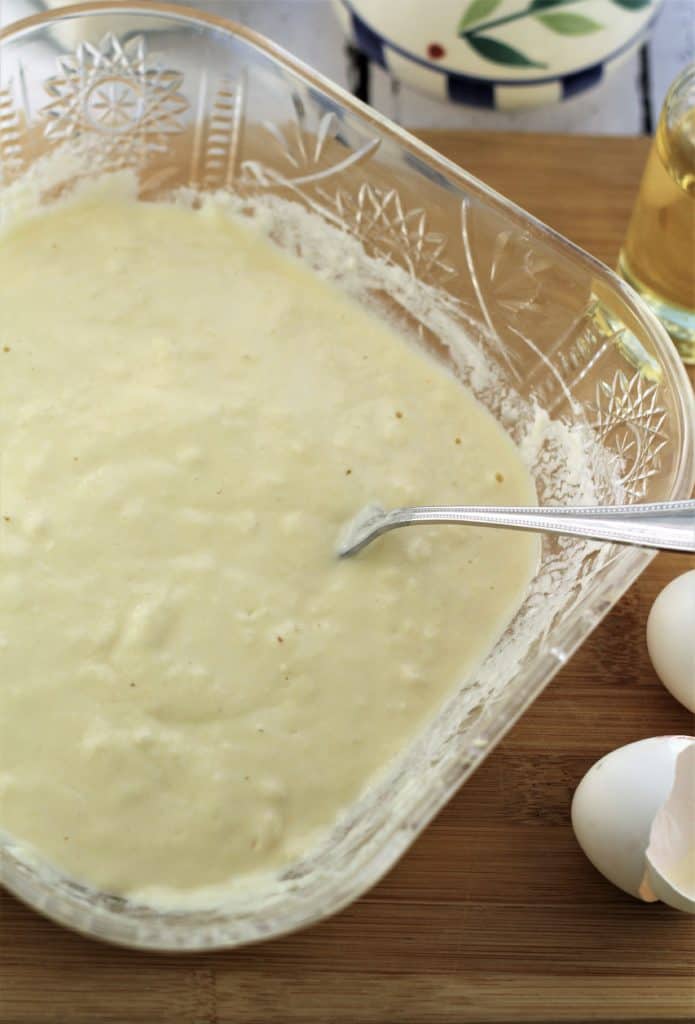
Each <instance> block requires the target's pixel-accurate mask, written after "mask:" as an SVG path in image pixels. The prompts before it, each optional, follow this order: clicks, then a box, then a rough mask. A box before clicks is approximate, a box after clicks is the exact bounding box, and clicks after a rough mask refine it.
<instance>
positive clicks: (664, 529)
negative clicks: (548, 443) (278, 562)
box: [338, 501, 695, 558]
mask: <svg viewBox="0 0 695 1024" xmlns="http://www.w3.org/2000/svg"><path fill="white" fill-rule="evenodd" d="M427 523H432V524H441V523H453V524H459V525H465V524H468V525H475V526H501V527H505V528H507V529H510V530H533V531H536V532H543V533H561V534H571V535H573V536H576V537H587V538H590V539H591V540H603V541H611V542H612V543H614V544H634V545H635V546H637V547H642V548H657V549H658V550H661V551H690V552H694V553H695V501H660V502H652V503H651V504H648V505H647V504H645V505H597V506H586V507H583V506H579V507H576V508H533V507H531V508H526V507H508V506H488V505H424V506H421V507H419V508H396V509H392V510H391V511H390V512H389V511H386V510H385V509H383V508H381V506H380V505H368V506H367V507H366V508H365V509H363V510H362V511H361V512H359V513H358V514H357V516H356V517H355V518H354V519H353V520H352V521H351V522H350V523H348V525H347V527H346V528H345V529H344V530H343V532H342V533H341V536H340V537H339V539H338V554H339V556H340V557H341V558H347V557H349V556H350V555H356V554H357V552H358V551H361V550H362V548H365V547H366V546H367V545H368V544H371V542H372V541H373V540H376V538H377V537H380V536H381V535H382V533H388V531H389V530H398V529H400V528H401V527H402V526H418V525H422V526H424V525H426V524H427Z"/></svg>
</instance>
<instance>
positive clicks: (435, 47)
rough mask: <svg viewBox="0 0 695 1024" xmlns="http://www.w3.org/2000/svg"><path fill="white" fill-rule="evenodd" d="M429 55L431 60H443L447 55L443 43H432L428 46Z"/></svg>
mask: <svg viewBox="0 0 695 1024" xmlns="http://www.w3.org/2000/svg"><path fill="white" fill-rule="evenodd" d="M427 56H428V57H429V58H430V59H431V60H441V59H442V57H445V56H446V50H445V49H444V47H443V46H442V44H441V43H430V44H429V46H428V47H427Z"/></svg>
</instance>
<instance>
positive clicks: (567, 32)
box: [458, 0, 653, 68]
mask: <svg viewBox="0 0 695 1024" xmlns="http://www.w3.org/2000/svg"><path fill="white" fill-rule="evenodd" d="M501 2H502V0H470V2H469V4H468V5H467V7H466V9H465V10H464V12H463V14H462V15H461V18H460V20H459V23H458V35H459V36H460V37H461V38H462V39H465V40H466V42H467V43H468V45H469V46H470V47H471V49H473V50H474V51H475V52H476V54H477V55H478V56H479V57H482V58H483V59H484V60H488V61H491V62H492V63H494V64H502V65H504V66H506V67H527V68H543V67H547V65H546V64H544V63H542V62H540V61H537V60H533V59H532V58H531V57H529V56H527V55H526V54H525V53H523V52H522V51H521V50H520V49H518V48H517V47H515V46H510V45H509V43H507V42H502V41H501V40H499V39H496V38H495V37H494V36H491V35H489V34H488V33H489V32H490V31H491V30H494V29H496V28H499V27H501V26H502V25H508V24H510V23H512V22H515V21H522V20H523V19H525V18H533V19H534V20H535V21H537V22H539V23H540V24H542V25H543V26H544V27H545V28H546V29H548V30H549V31H550V32H554V33H555V34H557V35H561V36H585V35H589V34H592V33H594V32H600V31H601V30H602V29H603V28H604V27H605V26H604V25H603V24H601V23H600V22H598V21H596V19H595V18H590V17H588V16H587V15H585V14H581V13H578V12H577V11H574V10H572V11H570V10H560V8H565V7H570V6H572V7H576V6H577V5H578V4H581V3H584V2H585V0H530V2H529V4H528V6H527V7H525V8H523V9H522V10H519V11H516V12H512V13H511V14H506V15H504V16H502V17H498V18H493V19H491V20H486V19H489V18H490V15H492V14H494V13H495V11H496V10H497V9H498V8H499V6H500V4H501ZM610 2H611V3H613V4H615V6H616V7H619V8H622V9H623V10H625V11H641V10H644V9H645V8H646V7H649V5H650V4H651V3H652V2H653V0H610ZM481 33H485V34H481Z"/></svg>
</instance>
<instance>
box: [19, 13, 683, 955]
mask: <svg viewBox="0 0 695 1024" xmlns="http://www.w3.org/2000/svg"><path fill="white" fill-rule="evenodd" d="M115 13H130V14H133V15H136V16H137V15H141V16H143V17H147V16H160V17H165V18H167V19H169V20H172V21H178V22H180V23H182V24H189V25H193V26H195V25H199V26H203V27H206V28H212V29H214V30H216V31H220V32H222V33H223V34H225V35H227V36H230V37H231V38H239V39H241V40H243V41H244V42H246V43H248V44H250V45H251V46H252V47H253V48H254V49H256V50H257V51H259V52H260V54H262V55H264V56H265V57H267V58H269V59H270V60H272V61H273V62H275V63H276V64H277V65H279V66H280V67H284V68H286V69H287V70H289V71H290V72H292V73H293V74H295V75H296V76H297V77H298V78H299V79H300V80H302V81H303V82H305V83H306V84H308V85H309V86H311V87H312V88H314V89H316V90H317V91H319V92H322V93H323V94H324V95H325V96H327V97H328V98H330V99H332V100H333V101H335V102H337V103H339V104H340V105H341V107H342V108H343V109H347V110H349V111H351V112H352V113H354V114H355V115H356V116H357V117H358V118H360V119H361V120H362V122H363V123H365V124H366V125H367V126H369V125H372V126H373V127H374V128H375V129H376V130H377V131H378V132H379V133H380V134H381V135H382V137H385V138H387V139H389V140H390V141H392V142H393V143H395V144H397V145H398V146H400V147H401V148H402V149H404V150H406V151H407V152H408V153H410V154H411V155H413V156H414V157H416V158H417V159H419V160H421V161H423V162H424V163H425V164H427V165H429V166H430V167H433V168H434V169H436V170H437V171H439V172H440V173H441V174H442V177H443V178H445V180H446V181H447V182H448V183H449V184H450V185H451V186H453V187H454V188H455V189H461V190H463V189H465V188H466V186H469V187H470V186H472V187H473V188H474V190H475V191H477V192H478V193H479V194H481V195H482V196H483V197H484V198H488V199H489V200H490V201H491V202H492V203H493V204H494V205H495V206H496V207H497V208H498V209H501V210H502V211H503V212H504V213H506V214H507V215H508V216H509V217H510V219H511V220H513V221H517V222H518V221H519V220H521V221H523V223H524V224H525V225H528V226H533V227H534V228H535V229H536V231H537V232H538V233H539V235H540V236H544V237H545V238H546V239H547V240H549V241H550V242H552V243H553V244H554V245H555V247H556V248H557V249H558V250H559V251H560V252H561V253H563V254H564V255H566V256H568V257H570V258H571V257H574V258H575V259H576V258H577V257H579V258H580V259H581V261H582V263H583V264H584V266H585V267H586V268H587V270H591V271H593V272H594V273H595V275H596V276H597V278H598V279H600V280H602V281H603V282H604V283H606V284H607V285H609V286H610V287H611V288H612V290H613V291H614V292H615V293H617V294H618V296H619V297H620V298H621V299H622V301H623V302H624V303H625V306H626V307H627V309H628V310H629V311H630V313H631V315H632V316H634V318H635V320H636V321H637V322H638V323H640V324H641V325H643V327H644V328H645V331H646V332H647V333H648V335H649V337H650V338H651V339H652V340H653V342H654V345H655V348H656V350H657V351H658V354H659V357H660V358H661V359H662V360H663V362H664V364H665V366H666V369H667V370H668V374H669V379H670V381H671V383H672V384H673V385H674V391H675V392H676V394H675V395H674V402H675V403H676V404H677V406H678V412H679V416H680V422H681V424H682V428H683V436H682V444H681V447H680V449H679V450H678V451H677V452H674V469H673V476H672V484H671V488H670V490H671V494H670V497H672V498H678V497H689V496H690V493H691V491H692V487H693V484H694V483H695V401H689V400H688V396H691V388H690V382H689V380H688V377H687V374H686V371H685V369H684V367H683V365H682V363H681V361H680V358H679V357H678V353H677V351H676V349H675V346H673V344H672V342H671V340H670V338H669V337H668V335H667V333H666V331H665V329H664V328H663V327H662V326H661V324H659V322H658V321H657V320H656V318H655V317H654V315H653V314H652V313H651V311H650V310H649V309H648V308H647V307H646V306H645V305H644V304H643V303H642V302H641V300H640V299H639V297H638V296H637V295H636V294H635V293H634V292H633V291H632V289H631V288H629V286H628V285H627V284H625V282H623V281H622V280H621V279H620V278H619V277H618V276H617V275H616V274H615V273H614V272H613V271H612V270H611V269H610V268H609V267H607V266H606V265H605V264H603V263H602V262H601V261H599V260H597V259H596V258H595V257H593V256H591V255H590V254H589V253H587V252H585V251H584V250H583V249H581V247H579V246H577V245H576V244H574V243H573V242H571V241H570V240H569V239H566V238H565V237H564V236H562V235H561V234H560V233H559V232H557V231H555V230H554V229H553V228H551V227H549V226H548V225H546V224H544V223H543V222H542V221H540V220H539V219H538V218H536V217H534V216H533V215H531V214H529V213H528V212H527V211H526V210H524V209H523V208H522V207H520V206H518V205H517V204H515V203H513V202H512V201H510V200H509V199H507V198H506V197H505V196H503V195H501V194H500V193H498V192H496V191H495V190H494V189H492V188H490V187H489V186H487V185H486V184H485V183H484V182H482V181H480V179H478V178H476V177H475V176H474V175H472V174H470V173H468V172H467V171H465V170H464V169H463V168H461V167H459V166H458V165H456V164H455V163H454V162H453V161H451V160H449V159H448V158H446V157H444V156H443V155H441V154H440V153H438V152H437V151H436V150H435V149H433V148H432V147H431V146H429V145H427V144H426V143H424V142H422V141H421V140H419V139H418V138H417V137H416V136H414V135H412V134H411V133H409V132H407V131H406V130H404V129H403V128H401V127H400V126H398V125H396V124H394V123H393V122H392V121H391V120H390V119H388V118H386V117H384V116H383V115H381V114H380V113H379V112H377V111H376V110H374V109H372V108H371V107H369V106H367V105H366V104H364V103H362V102H361V101H360V100H357V99H356V98H355V97H353V96H351V95H350V94H349V93H348V92H346V91H345V90H344V89H342V88H341V87H340V86H339V85H337V84H335V83H333V82H332V81H330V79H328V78H326V77H325V76H324V75H322V74H320V73H319V72H317V71H315V70H314V69H313V68H311V67H310V66H309V65H307V64H306V63H304V62H303V61H301V60H299V59H298V58H296V57H294V56H293V55H292V54H291V53H289V52H288V51H286V50H285V49H283V48H282V47H281V46H279V45H277V44H275V43H274V42H272V41H271V40H268V39H266V38H265V37H264V36H263V35H261V34H260V33H257V32H255V31H253V30H251V29H248V28H246V27H245V26H243V25H239V24H237V23H236V22H234V21H233V20H232V19H229V18H226V17H223V16H219V15H217V14H210V13H207V12H202V11H197V10H195V9H192V8H188V7H185V6H178V5H176V6H173V5H171V4H167V3H159V2H150V0H140V2H131V0H93V2H88V3H81V4H75V5H74V6H71V7H63V8H58V9H56V10H53V11H48V12H44V13H41V14H37V15H34V16H32V17H29V18H25V19H22V20H21V21H17V22H13V23H11V24H10V25H7V26H5V28H3V29H0V46H2V45H6V44H8V43H12V42H13V41H15V40H16V41H19V40H21V39H22V37H23V36H24V35H25V34H28V33H31V32H32V31H34V30H35V29H37V28H40V27H42V26H46V25H51V24H53V23H56V22H64V21H68V20H72V19H74V18H79V17H82V16H87V15H89V16H92V15H98V16H109V15H111V14H115ZM676 458H677V462H676ZM653 557H654V553H653V552H649V551H644V550H640V549H632V550H631V549H626V550H625V552H624V553H622V556H621V557H620V558H619V559H617V560H616V562H615V563H614V564H613V565H612V566H611V567H610V568H609V570H608V571H607V572H606V573H605V574H604V576H603V577H602V579H601V581H600V583H599V584H597V586H596V588H595V590H593V591H592V593H591V595H590V596H591V599H592V600H591V602H590V605H589V606H587V604H585V602H582V606H580V607H578V608H577V609H576V610H575V614H574V615H573V616H572V617H571V619H569V618H568V619H566V620H565V621H564V622H563V623H562V624H561V625H560V626H559V627H557V632H556V634H555V636H556V638H557V641H558V643H559V646H556V647H554V649H553V650H552V651H546V652H545V654H544V655H543V656H542V657H539V658H538V660H537V661H536V663H535V665H534V666H533V671H531V672H529V673H528V675H527V678H526V679H525V680H524V682H523V683H522V684H521V685H520V686H519V688H518V690H517V691H516V693H515V694H514V696H513V698H512V699H510V700H509V702H508V703H507V705H506V707H505V714H504V715H500V716H499V718H497V719H496V722H495V729H494V732H493V734H492V735H491V736H488V739H487V741H486V744H485V746H484V749H482V750H479V751H476V752H475V753H472V754H471V756H470V758H469V759H468V760H467V761H465V762H462V763H461V767H460V771H459V772H458V774H457V776H456V779H455V780H453V781H451V782H450V784H448V785H446V786H444V787H442V789H441V790H440V791H439V792H437V793H433V794H430V796H429V800H428V803H427V806H426V808H424V809H423V807H422V806H420V807H419V808H418V814H417V826H416V828H414V829H413V830H412V831H408V832H404V831H401V832H394V833H393V834H392V835H390V836H389V837H388V840H387V842H385V844H384V846H383V847H382V849H381V850H380V851H377V853H376V855H375V856H374V857H373V858H372V860H371V861H370V863H369V865H368V866H366V867H365V868H363V870H362V871H361V872H360V873H359V877H358V876H353V877H352V878H351V880H350V884H349V885H348V886H347V887H344V888H343V890H342V892H341V893H340V894H336V898H335V900H334V901H333V902H332V903H331V904H330V905H329V906H327V907H317V906H312V907H311V908H310V910H309V912H305V913H304V914H302V913H301V912H298V911H297V909H296V908H294V909H293V910H292V911H290V913H288V915H287V917H286V919H285V921H284V922H283V924H282V925H281V926H280V927H275V928H273V929H272V930H271V931H270V932H269V934H268V935H267V936H257V938H256V939H255V940H254V939H253V938H250V939H240V940H235V939H233V938H230V939H229V940H227V941H224V940H223V941H217V942H213V941H205V940H203V941H198V942H196V941H195V936H191V941H190V943H181V941H178V942H175V941H174V933H172V935H171V937H170V939H169V941H168V942H167V940H166V938H165V937H160V938H158V939H157V940H155V941H153V940H152V938H150V937H147V936H142V937H141V939H140V940H138V939H134V938H130V937H129V938H121V937H116V936H113V935H111V936H109V935H108V934H105V928H104V926H102V927H101V928H99V927H89V925H87V924H84V923H82V922H77V921H76V920H74V919H72V920H71V919H69V918H70V915H66V913H65V912H61V909H60V908H59V907H52V906H50V900H49V901H47V902H48V903H49V905H48V906H47V905H46V903H43V905H42V903H41V902H40V901H39V900H38V899H35V898H34V897H33V896H32V894H31V893H27V892H22V891H21V888H22V887H21V885H20V886H19V887H18V888H15V887H14V886H12V885H8V889H9V891H10V892H12V893H13V894H14V895H16V896H17V897H18V898H19V899H22V900H23V901H24V902H26V903H27V904H28V905H29V906H31V907H32V908H33V909H35V910H38V911H39V912H41V913H43V914H44V915H45V916H47V917H49V918H51V919H53V920H55V921H57V922H58V923H60V924H62V925H64V926H67V927H70V928H72V929H74V930H77V931H80V932H82V933H83V934H86V935H89V936H91V937H96V938H100V939H102V940H106V941H110V942H112V943H116V944H118V945H123V946H126V947H129V948H140V949H149V950H153V951H154V950H160V951H175V950H176V951H185V950H188V951H195V950H198V951H202V950H212V949H222V948H232V947H234V946H237V945H242V944H245V943H246V942H252V941H259V940H260V939H261V938H264V937H267V938H274V937H278V936H280V935H283V934H286V933H288V932H292V931H295V930H297V929H298V928H302V927H306V926H307V925H309V924H312V923H315V922H317V921H319V920H322V919H324V918H325V917H326V916H328V915H331V914H334V913H336V912H337V911H339V910H340V909H342V908H343V907H344V906H346V905H347V904H349V903H350V902H352V901H353V900H354V899H356V898H358V897H359V896H360V895H361V894H363V893H364V892H365V891H366V890H367V889H368V888H370V887H371V886H372V885H373V884H375V882H377V881H378V880H379V878H381V877H382V876H383V875H384V874H385V873H386V872H387V871H388V870H390V868H391V867H392V866H393V865H394V863H395V862H396V861H397V860H398V859H399V858H400V856H402V854H403V853H404V852H405V851H406V850H407V848H408V847H409V846H410V845H411V843H412V842H413V841H414V839H415V838H416V837H417V836H418V835H419V834H420V833H421V832H422V831H423V829H424V828H425V827H426V826H427V825H428V824H429V822H430V821H431V820H432V818H433V817H434V816H435V815H436V814H437V813H438V812H439V810H440V809H441V808H442V806H444V804H445V803H446V802H447V801H448V800H449V799H450V798H451V796H452V795H453V794H454V793H455V792H456V791H457V790H458V789H459V788H460V786H461V785H462V784H463V783H464V782H465V781H466V780H467V779H468V778H469V776H470V775H471V774H472V772H473V771H474V770H475V769H476V768H477V767H478V766H479V765H480V763H481V762H482V761H483V760H484V759H485V758H486V757H487V756H488V755H489V753H490V752H491V751H492V750H493V749H494V747H495V746H496V745H497V744H498V743H499V742H500V740H501V739H502V738H503V737H504V736H505V735H506V733H507V732H508V731H509V729H510V728H511V727H512V726H513V725H514V723H515V722H516V721H517V720H518V718H519V717H520V716H521V714H523V712H524V711H525V710H526V708H527V707H528V706H529V705H530V704H531V703H532V701H533V700H534V699H535V698H536V697H537V696H538V695H539V694H540V693H541V692H542V691H543V689H544V688H545V687H546V686H547V685H548V684H549V682H550V681H551V680H552V678H553V677H554V675H555V674H556V672H557V671H558V670H559V668H560V667H561V666H562V665H563V664H564V663H565V662H566V661H567V660H568V658H569V657H570V656H571V655H572V654H573V653H574V651H575V650H576V649H577V648H578V647H579V646H580V645H581V644H582V643H583V642H584V640H585V639H586V638H587V636H588V634H589V633H590V632H591V631H592V630H593V629H594V628H595V626H596V625H597V624H598V623H599V622H600V621H601V620H602V619H603V618H604V616H605V615H606V614H607V613H608V611H609V610H610V608H611V607H612V606H613V605H614V604H615V602H616V601H617V600H618V599H619V598H620V596H621V595H622V594H623V593H624V592H625V590H627V588H628V587H629V586H630V585H631V584H632V583H633V582H634V580H635V579H636V577H637V576H638V575H639V574H640V572H642V571H643V570H644V568H646V566H647V565H648V564H649V562H650V561H651V559H652V558H653ZM588 597H589V595H587V600H588ZM597 604H599V605H600V607H596V605H597Z"/></svg>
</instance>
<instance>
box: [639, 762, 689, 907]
mask: <svg viewBox="0 0 695 1024" xmlns="http://www.w3.org/2000/svg"><path fill="white" fill-rule="evenodd" d="M646 862H647V863H646V871H645V874H644V878H643V880H642V885H641V886H640V895H641V896H642V898H643V899H654V898H656V899H660V900H661V901H662V902H663V903H667V904H668V905H669V906H670V907H676V908H677V909H678V910H684V911H685V912H686V913H689V914H695V742H694V743H691V744H690V746H689V747H686V749H685V750H682V751H681V753H680V754H678V756H677V758H676V766H675V778H674V782H673V788H672V789H671V792H670V794H669V797H668V799H667V800H666V803H665V804H663V806H662V807H661V808H660V809H659V810H658V811H657V813H656V817H655V818H654V821H653V823H652V828H651V833H650V839H649V846H648V848H647V855H646Z"/></svg>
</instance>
